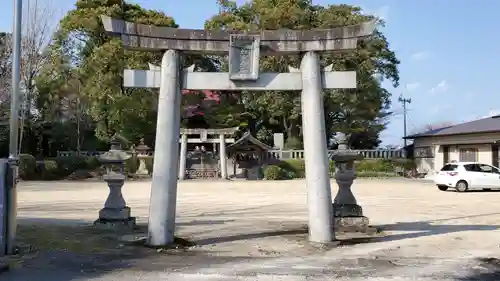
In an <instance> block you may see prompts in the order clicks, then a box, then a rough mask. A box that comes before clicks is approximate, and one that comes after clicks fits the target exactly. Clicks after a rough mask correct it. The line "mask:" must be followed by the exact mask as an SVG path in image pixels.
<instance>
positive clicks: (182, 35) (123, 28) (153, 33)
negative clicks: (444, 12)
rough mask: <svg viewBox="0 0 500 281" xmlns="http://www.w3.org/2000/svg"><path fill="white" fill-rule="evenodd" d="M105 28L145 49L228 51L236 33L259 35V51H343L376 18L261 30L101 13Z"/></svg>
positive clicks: (128, 43)
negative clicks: (184, 25) (149, 21)
mask: <svg viewBox="0 0 500 281" xmlns="http://www.w3.org/2000/svg"><path fill="white" fill-rule="evenodd" d="M101 19H102V22H103V25H104V29H105V30H106V31H107V32H108V33H110V34H113V35H117V36H120V37H121V38H122V40H123V44H124V45H125V47H127V48H130V49H138V50H144V51H157V50H168V49H172V50H180V51H184V52H187V53H214V54H218V53H227V52H229V50H230V38H231V36H233V35H235V34H240V35H243V36H256V37H258V38H259V41H260V54H264V55H269V54H286V53H300V52H307V51H316V52H332V51H335V52H340V51H348V50H352V49H355V48H356V46H357V42H358V40H359V39H363V38H364V37H367V36H370V35H371V34H372V33H373V31H374V29H375V26H376V23H375V22H374V21H369V22H365V23H362V24H359V25H353V26H345V27H336V28H331V29H317V30H264V31H260V32H245V33H242V32H239V31H212V30H203V29H178V28H171V27H163V26H154V25H146V24H139V23H134V22H126V21H124V20H121V19H115V18H111V17H108V16H101Z"/></svg>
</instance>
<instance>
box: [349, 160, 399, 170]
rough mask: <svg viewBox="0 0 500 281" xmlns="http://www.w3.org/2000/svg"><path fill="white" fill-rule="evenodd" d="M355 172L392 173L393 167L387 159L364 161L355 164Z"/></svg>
mask: <svg viewBox="0 0 500 281" xmlns="http://www.w3.org/2000/svg"><path fill="white" fill-rule="evenodd" d="M355 167H356V170H357V171H369V172H392V171H394V167H393V166H392V162H391V160H388V159H366V160H361V161H359V162H356V163H355Z"/></svg>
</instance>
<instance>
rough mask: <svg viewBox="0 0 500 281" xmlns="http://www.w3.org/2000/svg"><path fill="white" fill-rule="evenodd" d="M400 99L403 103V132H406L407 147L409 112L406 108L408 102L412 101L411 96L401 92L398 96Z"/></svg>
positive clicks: (404, 139)
mask: <svg viewBox="0 0 500 281" xmlns="http://www.w3.org/2000/svg"><path fill="white" fill-rule="evenodd" d="M398 101H399V102H400V103H402V104H403V134H404V138H403V141H404V147H406V115H407V114H408V109H407V108H406V104H410V103H411V98H405V97H404V96H403V94H401V95H400V96H399V98H398Z"/></svg>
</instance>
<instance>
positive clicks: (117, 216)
mask: <svg viewBox="0 0 500 281" xmlns="http://www.w3.org/2000/svg"><path fill="white" fill-rule="evenodd" d="M110 143H111V147H110V149H109V151H108V152H106V153H104V154H101V155H100V156H99V161H100V162H101V163H102V165H103V166H105V167H106V174H105V175H104V176H103V179H104V181H105V182H106V183H107V184H108V187H109V194H108V198H107V199H106V202H105V203H104V208H102V209H101V210H100V211H99V219H98V220H97V221H96V222H95V223H94V224H95V225H104V226H106V227H119V226H133V225H135V217H131V216H130V208H129V207H127V203H126V202H125V199H124V198H123V194H122V187H123V184H124V183H125V178H126V176H125V175H124V163H125V161H126V160H127V159H129V158H130V157H131V155H129V154H128V153H126V152H124V151H123V150H122V146H121V142H120V140H119V139H118V137H117V136H116V135H115V136H113V138H112V139H111V142H110ZM116 166H119V167H120V168H119V170H118V171H117V170H116Z"/></svg>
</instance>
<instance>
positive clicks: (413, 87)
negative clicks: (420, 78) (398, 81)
mask: <svg viewBox="0 0 500 281" xmlns="http://www.w3.org/2000/svg"><path fill="white" fill-rule="evenodd" d="M419 87H420V83H418V82H414V83H408V84H406V91H408V92H413V91H415V90H416V89H418V88H419Z"/></svg>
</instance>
